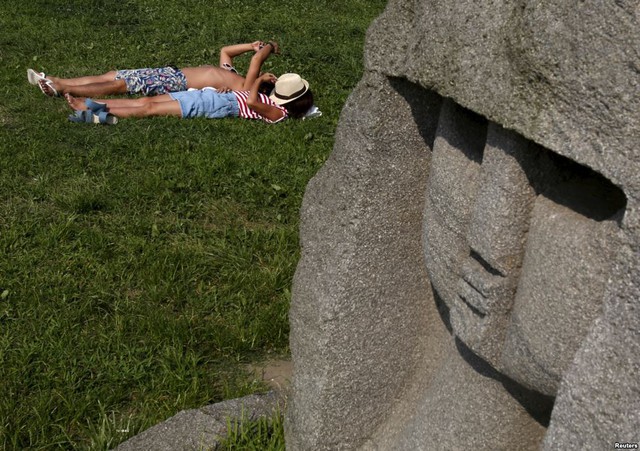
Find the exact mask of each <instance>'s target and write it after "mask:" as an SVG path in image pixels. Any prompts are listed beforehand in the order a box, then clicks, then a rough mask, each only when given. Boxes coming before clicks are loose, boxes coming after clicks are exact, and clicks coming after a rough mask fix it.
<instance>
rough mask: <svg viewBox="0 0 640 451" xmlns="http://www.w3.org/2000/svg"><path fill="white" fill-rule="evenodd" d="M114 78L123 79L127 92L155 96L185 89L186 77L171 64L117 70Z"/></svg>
mask: <svg viewBox="0 0 640 451" xmlns="http://www.w3.org/2000/svg"><path fill="white" fill-rule="evenodd" d="M116 80H124V82H125V83H126V84H127V92H128V93H129V94H142V95H145V96H157V95H160V94H167V93H169V92H176V91H185V90H186V89H187V78H186V77H185V76H184V74H183V73H182V71H181V70H180V69H178V68H176V67H173V66H167V67H160V68H155V69H153V68H145V69H127V70H119V71H118V72H117V73H116Z"/></svg>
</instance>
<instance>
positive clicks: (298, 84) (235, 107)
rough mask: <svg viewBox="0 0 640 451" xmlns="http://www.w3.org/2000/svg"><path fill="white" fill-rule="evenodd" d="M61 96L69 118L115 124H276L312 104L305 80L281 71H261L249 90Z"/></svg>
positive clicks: (301, 113)
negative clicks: (151, 120) (156, 119)
mask: <svg viewBox="0 0 640 451" xmlns="http://www.w3.org/2000/svg"><path fill="white" fill-rule="evenodd" d="M248 78H249V77H247V79H248ZM263 84H273V90H272V91H271V94H270V95H266V94H263V93H262V92H260V91H261V89H262V87H263ZM65 98H66V99H67V102H68V103H69V106H71V108H73V109H74V110H75V114H74V115H72V116H69V120H71V121H72V122H89V123H102V124H115V123H117V122H118V118H123V117H148V116H177V117H182V118H194V117H206V118H224V117H240V118H244V119H262V120H264V121H266V122H269V123H276V122H280V121H282V120H283V119H285V118H287V117H294V118H302V117H305V115H307V113H308V112H309V111H311V110H312V107H313V94H312V93H311V90H310V89H309V83H308V82H307V81H306V80H304V79H302V78H301V77H300V75H298V74H284V75H282V76H281V77H280V78H276V76H275V75H273V74H269V73H266V74H263V75H261V76H259V77H257V78H254V79H253V84H252V86H251V88H250V90H249V91H242V90H240V91H234V90H231V89H230V88H228V87H224V88H220V89H213V88H209V89H207V88H204V89H196V90H190V91H181V92H173V93H170V94H163V95H159V96H155V97H140V98H137V99H103V100H101V101H100V102H96V101H95V100H93V99H89V98H86V99H85V98H76V97H73V96H72V95H71V94H65Z"/></svg>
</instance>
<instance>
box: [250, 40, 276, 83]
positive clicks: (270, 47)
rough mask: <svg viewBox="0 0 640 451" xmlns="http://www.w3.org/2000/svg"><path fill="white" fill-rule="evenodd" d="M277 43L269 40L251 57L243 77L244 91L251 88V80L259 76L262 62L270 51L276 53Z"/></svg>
mask: <svg viewBox="0 0 640 451" xmlns="http://www.w3.org/2000/svg"><path fill="white" fill-rule="evenodd" d="M278 50H279V49H278V44H276V43H275V42H269V43H267V44H264V45H263V46H262V48H261V49H259V50H258V51H257V52H256V53H255V54H254V55H253V56H252V57H251V63H250V64H249V70H248V71H247V76H246V77H245V79H244V86H243V89H244V90H245V91H246V90H247V89H251V87H252V86H253V82H254V81H256V79H257V78H258V77H259V76H260V69H262V63H264V62H265V61H266V60H267V58H269V55H271V54H272V53H278Z"/></svg>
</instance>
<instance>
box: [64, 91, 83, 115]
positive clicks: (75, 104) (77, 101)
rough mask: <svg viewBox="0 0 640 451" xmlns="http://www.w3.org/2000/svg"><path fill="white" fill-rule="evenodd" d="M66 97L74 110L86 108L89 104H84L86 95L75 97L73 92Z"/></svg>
mask: <svg viewBox="0 0 640 451" xmlns="http://www.w3.org/2000/svg"><path fill="white" fill-rule="evenodd" d="M64 98H65V99H66V100H67V103H68V104H69V106H70V107H71V109H73V110H76V111H78V110H86V109H87V106H86V105H85V104H84V97H73V96H72V95H71V94H65V95H64Z"/></svg>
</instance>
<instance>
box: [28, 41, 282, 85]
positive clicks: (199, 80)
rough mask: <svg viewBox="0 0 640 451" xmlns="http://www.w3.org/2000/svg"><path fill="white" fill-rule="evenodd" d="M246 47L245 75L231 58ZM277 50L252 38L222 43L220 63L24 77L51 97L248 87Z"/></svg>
mask: <svg viewBox="0 0 640 451" xmlns="http://www.w3.org/2000/svg"><path fill="white" fill-rule="evenodd" d="M250 51H254V52H255V54H254V55H253V57H252V58H251V63H250V65H249V71H248V72H247V78H245V77H243V76H242V75H240V74H238V72H237V71H236V69H235V68H234V67H233V58H234V57H236V56H238V55H241V54H243V53H247V52H250ZM278 52H279V50H278V44H277V43H275V42H268V43H266V44H265V43H264V42H262V41H255V42H252V43H248V44H236V45H228V46H225V47H223V48H222V49H221V50H220V67H215V66H211V65H205V66H198V67H185V68H183V69H178V68H177V67H175V66H167V67H161V68H147V69H132V70H118V71H110V72H107V73H105V74H102V75H90V76H86V77H79V78H58V77H51V76H46V75H45V74H44V73H42V72H40V73H38V72H36V71H34V70H33V69H29V70H27V79H28V80H29V83H31V84H33V85H37V86H38V87H39V88H40V90H41V91H42V92H43V93H44V94H46V95H48V96H52V97H56V96H61V95H64V94H71V95H75V96H87V97H93V96H107V95H112V94H142V95H145V96H155V95H161V94H167V93H169V92H177V91H186V90H187V89H190V88H194V89H201V88H204V87H214V88H221V87H227V88H230V89H232V90H248V89H249V88H251V85H252V83H253V80H255V78H256V77H258V75H259V74H260V69H261V67H262V63H264V61H265V60H266V59H267V58H268V57H269V55H271V53H278ZM248 80H250V81H248Z"/></svg>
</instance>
